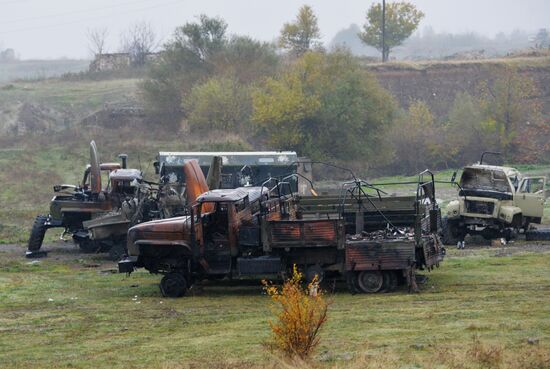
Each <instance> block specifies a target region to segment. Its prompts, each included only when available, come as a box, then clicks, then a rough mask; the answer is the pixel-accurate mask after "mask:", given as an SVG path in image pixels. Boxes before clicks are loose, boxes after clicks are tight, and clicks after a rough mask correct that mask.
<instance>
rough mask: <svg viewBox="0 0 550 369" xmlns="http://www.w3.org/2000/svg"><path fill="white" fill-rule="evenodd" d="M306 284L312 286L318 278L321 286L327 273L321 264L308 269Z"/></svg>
mask: <svg viewBox="0 0 550 369" xmlns="http://www.w3.org/2000/svg"><path fill="white" fill-rule="evenodd" d="M305 277H306V282H307V283H308V284H310V283H311V282H313V279H314V278H315V277H317V283H318V284H321V283H323V280H324V279H325V271H324V270H323V268H322V267H321V266H320V265H319V264H313V265H310V266H308V267H307V268H306V275H305Z"/></svg>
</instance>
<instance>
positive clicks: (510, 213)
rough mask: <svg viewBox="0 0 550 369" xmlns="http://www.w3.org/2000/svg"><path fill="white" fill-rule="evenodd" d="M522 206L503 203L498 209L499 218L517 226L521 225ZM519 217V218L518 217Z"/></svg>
mask: <svg viewBox="0 0 550 369" xmlns="http://www.w3.org/2000/svg"><path fill="white" fill-rule="evenodd" d="M521 214H522V213H521V208H519V207H517V206H512V205H503V206H501V207H500V209H499V211H498V219H499V220H500V221H502V222H505V223H507V224H512V223H516V222H517V224H514V225H516V226H518V227H519V226H521ZM518 218H519V219H518Z"/></svg>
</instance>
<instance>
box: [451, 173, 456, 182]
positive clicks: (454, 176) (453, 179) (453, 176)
mask: <svg viewBox="0 0 550 369" xmlns="http://www.w3.org/2000/svg"><path fill="white" fill-rule="evenodd" d="M455 179H456V170H455V171H454V173H453V175H452V177H451V182H454V181H455Z"/></svg>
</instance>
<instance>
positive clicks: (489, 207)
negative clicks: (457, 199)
mask: <svg viewBox="0 0 550 369" xmlns="http://www.w3.org/2000/svg"><path fill="white" fill-rule="evenodd" d="M465 205H466V212H467V213H475V214H487V215H491V214H493V211H494V210H495V203H493V202H485V201H470V200H466V202H465Z"/></svg>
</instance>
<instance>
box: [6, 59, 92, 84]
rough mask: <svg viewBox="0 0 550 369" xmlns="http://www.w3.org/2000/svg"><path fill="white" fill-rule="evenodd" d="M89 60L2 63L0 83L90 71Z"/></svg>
mask: <svg viewBox="0 0 550 369" xmlns="http://www.w3.org/2000/svg"><path fill="white" fill-rule="evenodd" d="M89 65H90V61H89V60H70V59H59V60H21V61H14V62H2V63H0V83H3V82H9V81H13V80H34V79H43V78H49V77H56V76H61V75H63V74H65V73H78V72H82V71H85V70H87V69H88V66H89Z"/></svg>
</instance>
